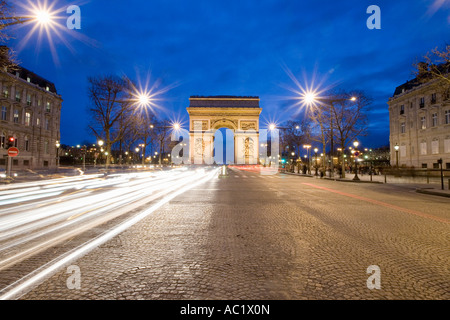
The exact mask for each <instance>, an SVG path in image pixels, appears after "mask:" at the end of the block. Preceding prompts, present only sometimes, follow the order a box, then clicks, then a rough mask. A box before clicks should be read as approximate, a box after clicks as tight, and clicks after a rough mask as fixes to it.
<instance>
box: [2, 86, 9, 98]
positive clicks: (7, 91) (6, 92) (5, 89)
mask: <svg viewBox="0 0 450 320" xmlns="http://www.w3.org/2000/svg"><path fill="white" fill-rule="evenodd" d="M3 97H4V98H8V97H9V88H8V87H6V86H5V87H3Z"/></svg>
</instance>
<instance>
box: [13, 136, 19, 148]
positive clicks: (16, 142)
mask: <svg viewBox="0 0 450 320" xmlns="http://www.w3.org/2000/svg"><path fill="white" fill-rule="evenodd" d="M14 147H16V148H18V147H19V140H18V139H17V138H14Z"/></svg>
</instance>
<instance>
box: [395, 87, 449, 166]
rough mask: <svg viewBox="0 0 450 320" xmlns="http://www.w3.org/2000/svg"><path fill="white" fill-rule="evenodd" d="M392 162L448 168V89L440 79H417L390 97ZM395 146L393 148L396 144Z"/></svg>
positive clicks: (398, 88)
mask: <svg viewBox="0 0 450 320" xmlns="http://www.w3.org/2000/svg"><path fill="white" fill-rule="evenodd" d="M388 105H389V121H390V150H391V165H393V166H395V165H396V164H397V159H398V165H399V166H400V167H401V166H406V167H415V168H438V167H439V166H438V160H439V159H442V160H443V167H444V169H450V91H449V89H448V86H444V85H443V83H442V82H439V81H436V80H434V81H430V82H427V83H420V82H419V81H418V80H417V79H413V80H411V81H408V82H406V83H404V84H402V85H401V86H399V87H397V88H396V90H395V93H394V95H393V97H391V98H390V99H389V102H388ZM396 145H397V146H398V151H396V149H395V146H396Z"/></svg>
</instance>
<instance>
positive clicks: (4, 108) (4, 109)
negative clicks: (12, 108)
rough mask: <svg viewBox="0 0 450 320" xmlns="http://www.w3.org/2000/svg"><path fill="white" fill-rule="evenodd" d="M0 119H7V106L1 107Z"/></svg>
mask: <svg viewBox="0 0 450 320" xmlns="http://www.w3.org/2000/svg"><path fill="white" fill-rule="evenodd" d="M2 120H3V121H6V120H8V108H6V107H5V106H3V107H2Z"/></svg>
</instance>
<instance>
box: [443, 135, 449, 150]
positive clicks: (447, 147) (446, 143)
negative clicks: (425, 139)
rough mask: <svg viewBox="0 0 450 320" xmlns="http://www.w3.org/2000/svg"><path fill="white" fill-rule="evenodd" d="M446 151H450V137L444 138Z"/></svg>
mask: <svg viewBox="0 0 450 320" xmlns="http://www.w3.org/2000/svg"><path fill="white" fill-rule="evenodd" d="M444 152H445V153H450V138H447V139H445V140H444Z"/></svg>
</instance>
